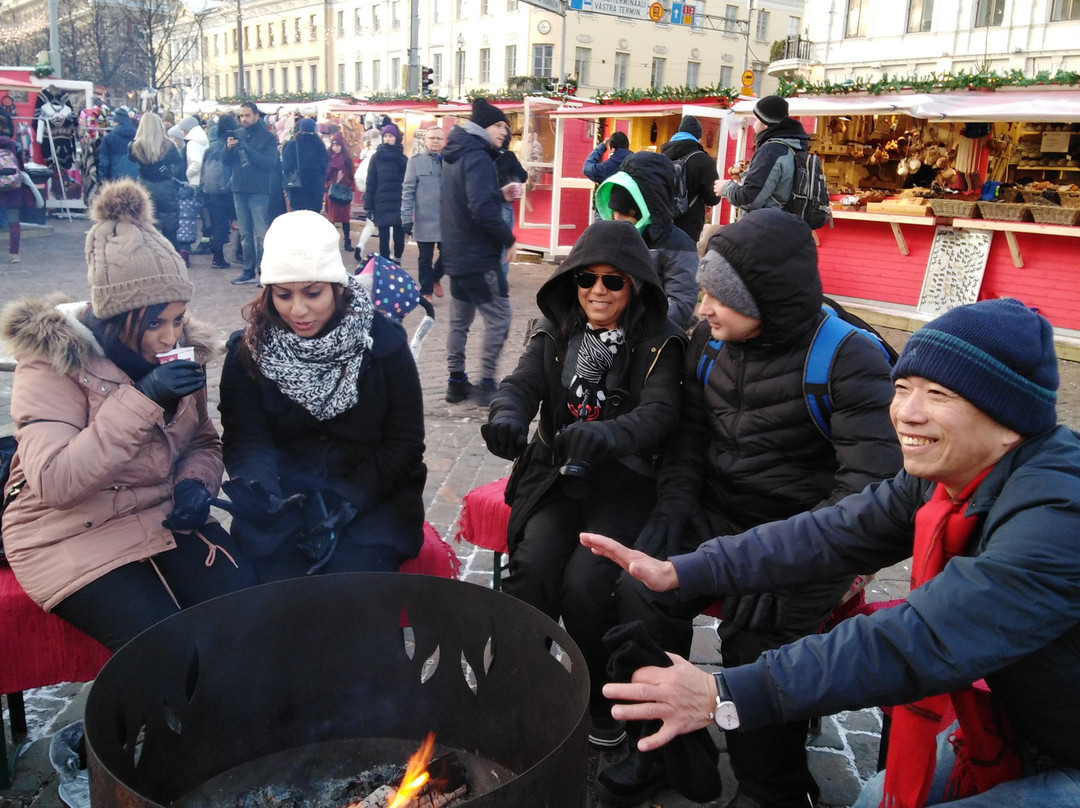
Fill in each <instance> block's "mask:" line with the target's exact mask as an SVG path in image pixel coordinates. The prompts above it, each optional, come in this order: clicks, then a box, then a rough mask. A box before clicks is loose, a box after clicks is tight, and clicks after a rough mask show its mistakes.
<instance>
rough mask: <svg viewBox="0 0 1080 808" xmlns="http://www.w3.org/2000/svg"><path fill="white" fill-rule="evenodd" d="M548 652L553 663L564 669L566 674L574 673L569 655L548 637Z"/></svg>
mask: <svg viewBox="0 0 1080 808" xmlns="http://www.w3.org/2000/svg"><path fill="white" fill-rule="evenodd" d="M548 652H549V653H550V654H551V655H552V656H553V657H555V661H556V662H558V663H559V664H560V665H562V666H563V667H564V668H566V671H567V673H573V672H574V663H573V661H572V660H571V659H570V655H569V654H568V653H566V652H565V651H564V650H563V649H562V648H560V647H559V644H558V643H557V642H555V640H553V639H551V638H550V637H548Z"/></svg>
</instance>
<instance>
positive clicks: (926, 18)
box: [907, 0, 934, 34]
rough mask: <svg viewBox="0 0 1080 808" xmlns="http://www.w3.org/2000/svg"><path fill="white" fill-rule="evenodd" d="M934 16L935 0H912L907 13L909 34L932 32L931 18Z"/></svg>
mask: <svg viewBox="0 0 1080 808" xmlns="http://www.w3.org/2000/svg"><path fill="white" fill-rule="evenodd" d="M933 14H934V0H911V4H910V5H909V6H908V13H907V30H908V33H909V34H914V33H919V32H920V31H929V30H930V18H931V17H932V16H933Z"/></svg>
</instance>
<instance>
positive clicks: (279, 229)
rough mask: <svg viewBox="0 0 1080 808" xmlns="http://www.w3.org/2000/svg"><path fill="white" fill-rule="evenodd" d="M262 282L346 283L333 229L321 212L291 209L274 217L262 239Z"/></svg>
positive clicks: (346, 279)
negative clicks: (289, 211)
mask: <svg viewBox="0 0 1080 808" xmlns="http://www.w3.org/2000/svg"><path fill="white" fill-rule="evenodd" d="M261 280H262V283H263V285H264V286H269V285H270V284H272V283H298V282H303V283H319V282H321V283H342V284H344V283H347V282H348V280H349V273H348V271H346V269H345V263H344V262H343V261H342V260H341V246H340V243H339V241H338V231H337V228H336V227H334V225H333V224H332V223H331V222H330V221H329V220H328V219H327V218H326V217H325V216H323V215H322V214H319V213H315V212H314V211H311V210H294V211H292V212H291V213H285V214H282V215H281V216H278V217H277V218H276V219H274V221H273V223H272V224H271V225H270V228H269V229H268V230H267V231H266V237H265V238H264V239H263V259H262V278H261Z"/></svg>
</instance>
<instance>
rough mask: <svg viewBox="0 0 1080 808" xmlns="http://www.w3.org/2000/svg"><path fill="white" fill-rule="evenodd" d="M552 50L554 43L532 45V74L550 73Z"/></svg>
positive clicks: (553, 50)
mask: <svg viewBox="0 0 1080 808" xmlns="http://www.w3.org/2000/svg"><path fill="white" fill-rule="evenodd" d="M554 52H555V46H554V45H533V58H532V65H533V66H532V74H533V75H534V76H550V75H551V63H552V57H553V54H554Z"/></svg>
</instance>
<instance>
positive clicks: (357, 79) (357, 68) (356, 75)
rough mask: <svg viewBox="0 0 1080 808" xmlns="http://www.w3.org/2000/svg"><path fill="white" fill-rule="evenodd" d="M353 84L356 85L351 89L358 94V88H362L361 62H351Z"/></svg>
mask: <svg viewBox="0 0 1080 808" xmlns="http://www.w3.org/2000/svg"><path fill="white" fill-rule="evenodd" d="M353 82H354V83H355V85H356V86H355V87H353V89H354V90H356V92H360V88H361V87H363V86H364V63H363V62H353Z"/></svg>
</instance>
